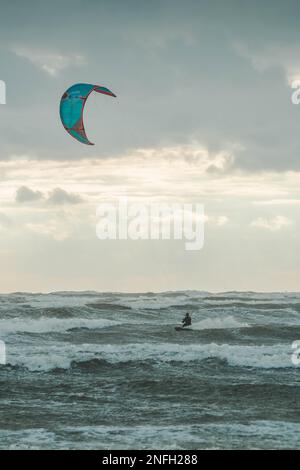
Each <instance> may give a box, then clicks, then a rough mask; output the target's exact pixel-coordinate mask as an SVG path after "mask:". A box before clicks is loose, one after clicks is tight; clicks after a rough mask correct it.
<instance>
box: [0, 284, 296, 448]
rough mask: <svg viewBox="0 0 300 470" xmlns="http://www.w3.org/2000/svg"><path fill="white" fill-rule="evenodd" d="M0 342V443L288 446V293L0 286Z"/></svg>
mask: <svg viewBox="0 0 300 470" xmlns="http://www.w3.org/2000/svg"><path fill="white" fill-rule="evenodd" d="M186 311H190V312H191V313H192V318H193V329H192V331H186V332H182V333H180V332H177V331H175V329H174V326H175V325H176V324H178V323H179V322H180V320H181V318H182V317H183V315H184V313H185V312H186ZM0 339H1V340H3V341H5V343H6V352H7V360H6V365H0V448H2V449H10V448H20V449H21V448H25V449H29V448H34V449H63V448H68V449H73V448H75V449H79V448H83V449H89V448H94V449H114V448H119V449H127V448H134V449H140V448H147V449H202V448H204V449H210V448H297V447H299V441H300V439H299V436H300V422H299V421H300V400H299V383H300V381H299V379H300V375H299V374H300V365H299V366H297V365H294V364H293V362H292V360H291V355H292V353H293V350H292V342H293V341H295V340H300V294H257V293H226V294H219V295H216V294H208V293H205V292H173V293H163V294H152V293H148V294H99V293H93V292H84V293H72V292H61V293H56V294H48V295H38V294H35V295H33V294H25V293H16V294H12V295H2V296H0Z"/></svg>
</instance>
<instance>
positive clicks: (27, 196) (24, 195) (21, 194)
mask: <svg viewBox="0 0 300 470" xmlns="http://www.w3.org/2000/svg"><path fill="white" fill-rule="evenodd" d="M43 197H44V196H43V193H41V192H40V191H33V190H32V189H30V188H28V187H27V186H21V187H20V188H19V189H18V190H17V193H16V202H20V203H23V202H33V201H40V200H41V199H43Z"/></svg>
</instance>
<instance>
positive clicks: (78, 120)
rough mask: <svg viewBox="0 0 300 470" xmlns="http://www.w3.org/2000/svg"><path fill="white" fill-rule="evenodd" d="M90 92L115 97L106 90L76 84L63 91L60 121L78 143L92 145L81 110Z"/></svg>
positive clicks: (96, 86) (99, 87) (94, 86)
mask: <svg viewBox="0 0 300 470" xmlns="http://www.w3.org/2000/svg"><path fill="white" fill-rule="evenodd" d="M92 91H96V92H97V93H102V94H103V95H108V96H114V97H116V95H115V94H114V93H113V92H112V91H110V90H109V89H108V88H106V87H104V86H99V85H90V84H88V83H77V84H76V85H72V86H71V87H70V88H68V89H67V91H65V93H64V94H63V96H62V98H61V100H60V119H61V122H62V124H63V126H64V128H65V129H66V131H67V132H68V133H69V134H70V135H71V136H72V137H74V139H77V140H78V141H79V142H81V143H83V144H87V145H94V144H93V143H92V142H90V141H89V139H88V138H87V135H86V133H85V129H84V124H83V110H84V106H85V103H86V100H87V99H88V97H89V95H90V94H91V93H92Z"/></svg>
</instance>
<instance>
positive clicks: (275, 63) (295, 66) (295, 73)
mask: <svg viewBox="0 0 300 470" xmlns="http://www.w3.org/2000/svg"><path fill="white" fill-rule="evenodd" d="M234 48H235V50H236V52H237V53H238V54H239V55H240V56H241V57H243V58H245V59H247V60H249V61H250V62H251V64H252V66H253V68H254V69H255V70H258V71H259V72H264V71H265V70H268V69H270V68H280V69H282V70H283V71H284V74H285V76H286V80H287V82H288V84H289V85H290V86H292V84H293V82H294V81H296V80H300V61H299V56H300V45H299V44H294V45H286V46H285V45H278V44H273V45H270V46H265V47H262V48H260V49H259V50H258V49H251V48H249V47H248V46H246V45H245V44H243V43H236V44H235V45H234Z"/></svg>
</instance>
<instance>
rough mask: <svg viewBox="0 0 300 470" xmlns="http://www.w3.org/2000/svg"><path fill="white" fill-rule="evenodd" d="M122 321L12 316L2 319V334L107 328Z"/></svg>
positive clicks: (0, 326)
mask: <svg viewBox="0 0 300 470" xmlns="http://www.w3.org/2000/svg"><path fill="white" fill-rule="evenodd" d="M118 324H120V322H117V321H113V320H107V319H103V318H99V319H87V318H56V317H53V318H49V317H41V318H38V319H33V318H27V319H24V320H20V319H19V318H12V319H9V320H0V336H1V337H3V335H7V334H11V333H20V332H26V333H47V332H64V331H68V330H71V329H73V328H88V329H95V328H107V327H109V326H114V325H118Z"/></svg>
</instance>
